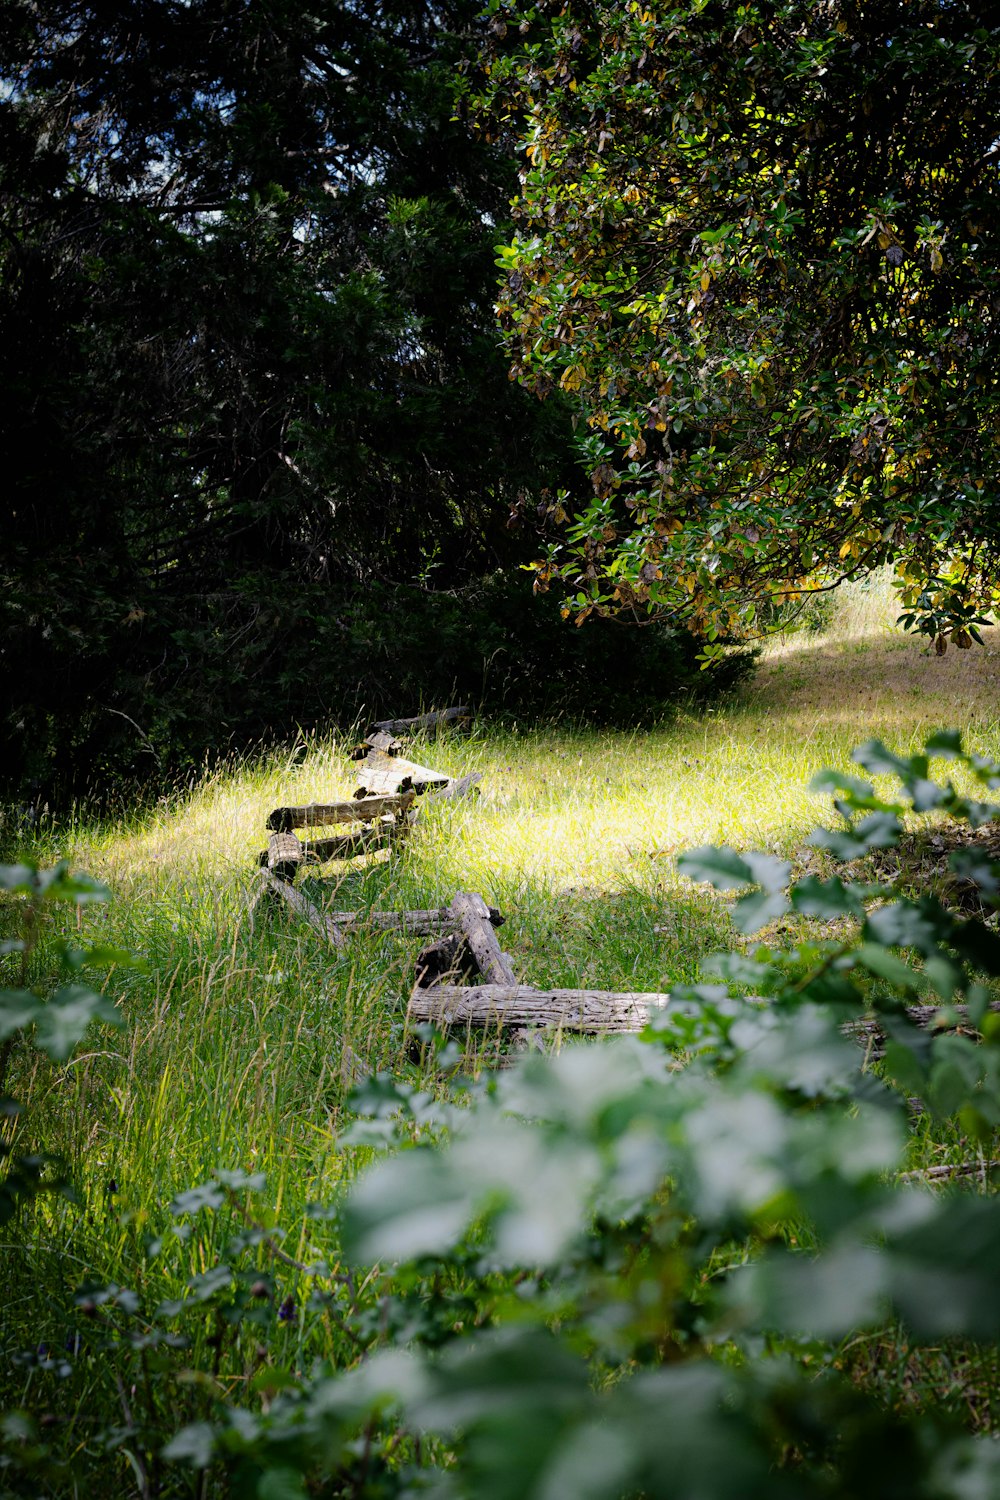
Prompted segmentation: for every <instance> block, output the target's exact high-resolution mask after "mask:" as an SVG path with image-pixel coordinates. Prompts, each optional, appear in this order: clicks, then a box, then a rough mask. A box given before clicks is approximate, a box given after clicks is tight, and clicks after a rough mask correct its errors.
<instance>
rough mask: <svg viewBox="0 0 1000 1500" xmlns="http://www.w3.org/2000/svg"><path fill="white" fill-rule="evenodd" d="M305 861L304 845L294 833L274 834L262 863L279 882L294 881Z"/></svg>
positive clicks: (264, 853) (262, 856) (263, 855)
mask: <svg viewBox="0 0 1000 1500" xmlns="http://www.w3.org/2000/svg"><path fill="white" fill-rule="evenodd" d="M304 859H305V854H304V853H303V850H302V845H301V844H300V843H299V841H298V839H297V838H296V837H295V835H294V833H272V834H271V837H270V838H269V839H268V841H267V848H266V849H265V850H264V852H263V854H262V855H261V863H262V864H265V865H266V866H267V868H268V869H269V870H270V871H271V872H272V874H274V875H277V877H278V879H279V880H294V879H295V877H296V875H297V874H298V872H299V868H300V866H301V865H302V862H303V860H304Z"/></svg>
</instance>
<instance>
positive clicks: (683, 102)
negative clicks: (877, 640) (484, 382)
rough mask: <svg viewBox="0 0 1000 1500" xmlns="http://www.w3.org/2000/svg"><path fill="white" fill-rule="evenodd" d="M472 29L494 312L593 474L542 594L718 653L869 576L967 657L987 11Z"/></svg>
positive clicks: (524, 21) (997, 402) (662, 14)
mask: <svg viewBox="0 0 1000 1500" xmlns="http://www.w3.org/2000/svg"><path fill="white" fill-rule="evenodd" d="M492 18H493V19H492V28H491V44H490V49H489V57H488V59H487V79H486V84H485V88H484V91H483V94H482V97H481V99H480V103H481V105H483V106H484V107H485V108H486V109H487V110H488V111H489V115H490V118H491V120H492V124H491V126H490V129H491V131H492V134H493V135H494V136H499V137H503V138H505V139H506V140H507V141H508V144H514V143H517V144H518V145H519V146H520V147H523V149H524V151H525V153H526V157H527V160H526V163H525V165H524V167H523V169H522V171H521V177H520V192H519V196H518V199H517V202H516V222H517V234H516V237H515V238H514V240H513V242H512V243H511V244H510V245H508V246H505V247H504V248H503V249H502V250H501V264H502V266H503V269H504V271H505V273H506V279H505V284H504V288H503V291H502V294H501V303H500V315H501V320H502V323H503V325H504V327H505V329H506V331H507V337H508V341H509V345H510V348H511V350H512V353H513V359H514V365H513V369H514V372H515V373H516V375H517V378H518V379H519V380H520V381H521V382H522V383H523V384H525V385H526V386H527V387H529V388H530V389H532V390H534V391H535V392H536V393H538V394H539V395H545V394H546V393H547V392H549V391H552V390H555V389H557V388H561V389H562V390H563V391H568V392H570V393H572V394H573V396H574V398H575V400H576V402H577V403H578V406H579V410H580V412H581V414H582V416H583V417H584V418H585V419H586V436H585V438H584V439H583V441H582V444H581V448H582V451H583V454H584V456H585V459H586V463H587V468H588V471H589V474H590V481H591V487H592V494H589V495H586V496H583V495H578V496H574V497H572V498H571V497H570V496H569V495H568V494H567V495H565V496H562V497H561V501H560V505H559V507H558V511H557V519H562V518H563V517H566V524H565V529H564V531H563V533H562V535H561V537H560V538H559V539H557V541H556V542H554V544H553V545H552V547H551V548H550V550H549V552H548V554H547V556H546V558H545V559H544V561H543V562H542V563H541V564H540V565H539V572H538V579H539V586H540V587H543V588H544V587H547V586H549V584H550V583H551V582H553V581H558V582H560V583H561V584H562V586H563V587H564V589H565V591H566V594H567V599H566V602H565V605H564V612H566V613H569V612H572V614H573V615H574V616H575V617H576V619H577V620H578V622H582V621H583V620H584V619H585V618H586V617H587V616H588V615H589V614H592V613H594V612H598V613H604V612H609V611H634V612H636V614H637V615H639V616H641V617H646V616H648V615H649V614H653V615H666V616H668V617H672V618H682V619H685V620H687V621H688V622H689V623H690V625H691V626H693V628H695V629H696V630H697V631H699V632H702V633H704V634H706V635H707V636H708V639H709V640H710V641H711V640H712V639H713V638H715V637H716V636H717V635H718V634H721V633H726V632H729V631H732V630H734V629H739V628H741V627H742V626H744V625H745V623H746V622H747V620H752V619H753V618H754V615H755V613H757V614H758V615H759V614H760V612H761V611H762V607H763V608H766V607H767V606H768V604H769V602H772V601H774V600H775V599H777V600H784V599H788V598H789V597H793V596H795V595H796V594H797V593H798V592H799V591H800V590H803V589H810V588H815V587H830V586H833V585H835V584H836V583H837V582H838V581H839V580H841V579H843V578H844V577H850V576H855V575H857V574H858V573H860V572H863V571H864V570H866V569H868V568H870V567H871V566H873V565H875V564H877V563H882V562H884V561H887V560H891V561H893V562H894V564H895V569H896V575H897V579H898V582H899V586H900V589H901V594H902V601H903V604H904V607H905V618H906V620H907V622H908V623H909V624H911V625H916V626H918V627H919V628H920V629H921V630H924V631H926V632H927V633H928V634H929V635H931V636H933V637H934V638H935V639H936V642H937V646H938V649H939V650H943V649H944V648H945V645H946V642H947V640H948V639H949V638H950V639H952V640H953V641H954V643H955V644H956V645H958V646H967V645H968V644H969V639H970V635H974V634H975V633H976V632H975V626H976V623H977V621H978V619H979V614H980V611H982V610H983V609H987V608H989V607H991V606H992V605H994V604H995V602H996V600H997V597H998V593H1000V589H998V578H997V569H998V562H1000V464H998V449H997V437H998V418H1000V388H998V383H997V368H998V359H997V355H998V342H1000V325H998V316H1000V262H998V254H997V246H998V236H1000V183H998V169H1000V145H998V144H997V124H996V111H995V99H996V92H997V84H998V78H1000V25H998V17H997V14H996V8H995V6H993V5H991V4H987V3H985V0H954V3H943V0H864V3H861V0H822V3H818V4H817V3H815V0H808V3H806V0H741V3H736V0H683V3H678V0H649V3H648V4H647V3H644V0H643V3H640V0H627V3H626V0H558V3H556V0H538V3H527V0H526V3H518V0H493V3H492ZM570 513H571V514H570Z"/></svg>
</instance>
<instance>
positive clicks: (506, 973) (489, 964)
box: [451, 891, 517, 985]
mask: <svg viewBox="0 0 1000 1500" xmlns="http://www.w3.org/2000/svg"><path fill="white" fill-rule="evenodd" d="M451 910H452V914H453V916H454V918H455V923H456V926H457V927H458V929H459V931H461V932H463V933H464V934H465V936H466V938H467V939H468V943H469V947H470V948H471V949H472V953H473V956H474V958H475V960H476V963H477V964H478V965H479V970H480V973H481V974H482V975H483V978H484V979H486V980H487V981H488V982H489V983H490V984H508V985H510V984H513V985H516V984H517V979H516V977H515V974H514V969H513V967H512V965H511V962H510V959H509V958H508V957H507V955H506V953H504V952H502V951H501V948H500V944H499V943H498V942H497V939H496V933H495V932H494V931H493V927H492V924H491V922H490V909H489V907H488V906H487V905H486V902H485V901H484V900H483V898H482V896H477V895H475V894H474V893H473V892H471V891H459V893H458V895H457V896H456V897H455V899H454V900H453V901H452V903H451Z"/></svg>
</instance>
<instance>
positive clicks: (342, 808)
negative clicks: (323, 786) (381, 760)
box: [267, 792, 416, 833]
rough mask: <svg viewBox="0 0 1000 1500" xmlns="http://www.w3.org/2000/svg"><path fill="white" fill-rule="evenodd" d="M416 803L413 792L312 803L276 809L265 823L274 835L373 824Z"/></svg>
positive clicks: (398, 813)
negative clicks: (338, 824) (334, 825)
mask: <svg viewBox="0 0 1000 1500" xmlns="http://www.w3.org/2000/svg"><path fill="white" fill-rule="evenodd" d="M415 801H416V793H415V792H403V793H402V795H400V796H394V797H364V798H362V799H361V800H359V801H351V802H311V803H310V804H309V806H308V807H276V808H275V809H274V811H273V812H272V813H271V815H270V816H269V818H268V820H267V826H268V828H270V829H273V830H274V832H275V833H291V831H292V829H293V828H325V827H326V826H327V825H328V824H330V823H372V822H374V820H375V819H376V818H381V817H384V816H385V814H386V813H394V814H396V815H397V816H400V815H402V814H403V813H405V812H407V811H408V810H409V808H411V807H412V806H413V804H414V802H415Z"/></svg>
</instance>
